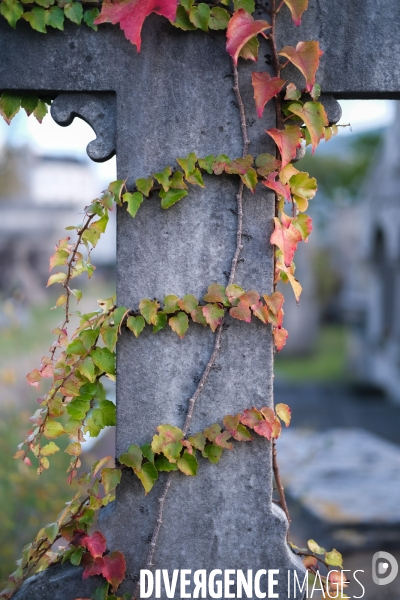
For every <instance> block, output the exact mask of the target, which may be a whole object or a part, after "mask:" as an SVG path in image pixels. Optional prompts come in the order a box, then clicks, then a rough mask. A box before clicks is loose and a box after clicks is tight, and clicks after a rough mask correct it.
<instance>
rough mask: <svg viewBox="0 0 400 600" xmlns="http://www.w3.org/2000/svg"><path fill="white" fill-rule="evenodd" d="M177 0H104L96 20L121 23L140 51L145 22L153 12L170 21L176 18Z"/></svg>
mask: <svg viewBox="0 0 400 600" xmlns="http://www.w3.org/2000/svg"><path fill="white" fill-rule="evenodd" d="M177 7H178V2H177V0H128V1H126V0H114V2H113V1H112V0H104V2H103V4H102V8H101V13H100V15H99V16H98V17H97V19H96V20H95V21H94V23H95V25H100V24H101V23H107V22H110V23H112V24H113V25H116V24H117V23H119V25H120V27H121V29H122V31H123V32H124V33H125V37H126V38H127V39H128V40H129V41H130V42H132V44H135V46H136V47H137V51H138V52H140V45H141V42H142V40H141V37H140V33H141V31H142V26H143V22H144V20H145V18H146V17H148V16H149V15H150V14H151V13H153V12H154V13H156V14H157V15H162V16H163V17H166V18H167V19H169V20H170V21H175V19H176V9H177Z"/></svg>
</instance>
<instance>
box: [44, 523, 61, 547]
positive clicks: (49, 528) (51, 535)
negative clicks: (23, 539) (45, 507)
mask: <svg viewBox="0 0 400 600" xmlns="http://www.w3.org/2000/svg"><path fill="white" fill-rule="evenodd" d="M58 529H59V527H58V523H50V525H46V527H45V528H44V533H45V535H46V536H47V538H48V540H49V541H50V542H51V543H53V542H54V540H55V539H56V537H57V533H58Z"/></svg>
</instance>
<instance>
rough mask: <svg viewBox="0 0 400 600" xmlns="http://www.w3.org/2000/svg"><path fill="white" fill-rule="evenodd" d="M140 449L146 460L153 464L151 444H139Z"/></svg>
mask: <svg viewBox="0 0 400 600" xmlns="http://www.w3.org/2000/svg"><path fill="white" fill-rule="evenodd" d="M140 449H141V451H142V452H143V456H144V457H145V458H147V460H148V461H149V462H151V463H153V464H154V452H153V451H152V449H151V444H149V443H148V442H146V444H143V446H140Z"/></svg>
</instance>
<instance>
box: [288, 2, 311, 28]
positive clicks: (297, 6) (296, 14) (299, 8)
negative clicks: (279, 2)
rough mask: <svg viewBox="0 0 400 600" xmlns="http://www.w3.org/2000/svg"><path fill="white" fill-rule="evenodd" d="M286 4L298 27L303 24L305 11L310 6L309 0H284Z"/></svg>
mask: <svg viewBox="0 0 400 600" xmlns="http://www.w3.org/2000/svg"><path fill="white" fill-rule="evenodd" d="M284 1H285V4H286V6H288V7H289V9H290V12H291V13H292V19H293V23H294V24H295V25H296V27H299V25H301V17H302V16H303V12H304V11H305V10H307V8H308V0H284Z"/></svg>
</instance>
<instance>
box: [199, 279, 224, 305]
mask: <svg viewBox="0 0 400 600" xmlns="http://www.w3.org/2000/svg"><path fill="white" fill-rule="evenodd" d="M204 300H205V302H220V303H221V304H223V305H224V306H229V300H228V298H227V296H226V293H225V288H224V286H223V285H219V283H212V284H211V285H209V286H208V288H207V294H205V296H204Z"/></svg>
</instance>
